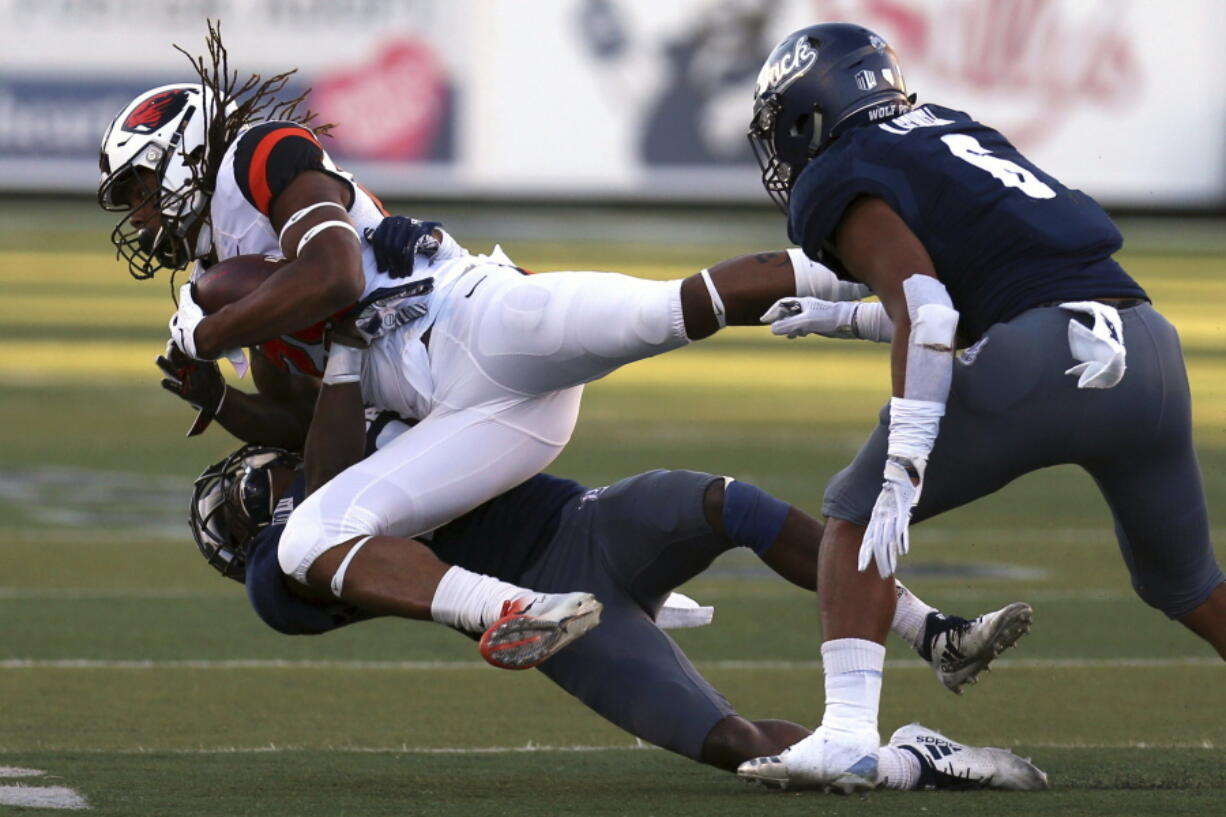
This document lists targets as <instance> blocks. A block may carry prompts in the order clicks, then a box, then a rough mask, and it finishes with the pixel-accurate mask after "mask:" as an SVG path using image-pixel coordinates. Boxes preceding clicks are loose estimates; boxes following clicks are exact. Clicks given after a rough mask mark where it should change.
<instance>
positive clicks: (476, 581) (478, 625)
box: [430, 567, 538, 633]
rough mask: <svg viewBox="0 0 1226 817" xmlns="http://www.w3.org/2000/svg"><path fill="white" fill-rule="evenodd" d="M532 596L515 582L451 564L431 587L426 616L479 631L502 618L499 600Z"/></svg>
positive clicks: (455, 626) (468, 629) (467, 630)
mask: <svg viewBox="0 0 1226 817" xmlns="http://www.w3.org/2000/svg"><path fill="white" fill-rule="evenodd" d="M535 595H538V594H537V593H534V592H533V591H531V590H526V589H524V588H522V587H519V586H518V585H514V584H509V583H507V582H504V581H500V580H499V579H495V578H493V577H491V576H483V575H481V574H480V573H473V572H472V571H471V570H465V569H464V568H462V567H452V568H451V569H450V570H448V571H447V572H446V573H444V574H443V578H442V579H440V580H439V583H438V587H437V588H435V590H434V598H433V599H432V600H431V601H430V617H431V618H432V619H434V620H435V621H437V622H438V623H440V624H446V625H447V626H449V627H454V628H456V629H457V630H462V631H464V632H466V633H481V632H484V631H485V628H487V627H489V626H490V625H491V624H493V623H494V622H495V621H497V620H498V619H499V618H501V617H502V603H503V602H505V601H511V600H512V599H516V598H520V597H528V596H535Z"/></svg>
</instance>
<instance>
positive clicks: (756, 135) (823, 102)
mask: <svg viewBox="0 0 1226 817" xmlns="http://www.w3.org/2000/svg"><path fill="white" fill-rule="evenodd" d="M913 99H914V98H913V97H910V98H909V97H908V96H907V86H906V83H905V82H904V81H903V76H902V68H901V67H900V66H899V64H898V58H897V57H896V56H895V55H894V51H893V49H891V48H890V46H889V45H888V44H887V43H886V41H885V40H883V39H882V38H881V37H879V36H877V35H876V34H874V33H873V32H871V31H869V30H868V29H867V28H862V27H861V26H857V25H853V24H851V23H821V24H818V25H814V26H809V27H808V28H802V29H800V30H799V31H795V32H793V33H792V34H789V35H788V36H787V37H786V38H784V40H783V41H782V42H781V43H779V45H777V46H775V50H774V51H772V52H771V55H770V56H769V57H767V59H766V63H765V64H764V65H763V66H762V70H761V71H760V72H759V74H758V83H757V87H756V89H755V90H754V107H753V118H752V120H751V121H750V126H749V134H748V136H749V144H750V146H751V147H752V148H753V152H754V156H755V158H757V160H758V166H759V167H760V168H761V169H762V186H763V187H765V188H766V192H767V194H768V195H769V196H770V197H771V199H772V200H773V201H774V202H775V203H776V204H777V205H779V207H780V209H781V210H783V211H784V213H787V206H788V197H789V195H790V194H791V191H792V186H793V185H794V184H795V183H796V178H797V177H798V176H799V175H800V172H801V170H803V169H804V167H805V165H807V164H808V163H809V161H810V160H812V159H813V157H815V156H816V155H817V154H818V153H820V152H821V151H822V150H824V149H825V148H826V147H827V146H828V145H829V144H830V143H831V142H832V141H833V140H834V139H836V138H838V136H839V135H840V134H842V133H844V132H846V131H847V130H850V129H851V128H853V127H857V126H859V125H864V124H869V123H870V122H878V121H883V120H885V119H888V118H890V117H893V116H897V115H898V114H900V113H905V112H906V111H908V110H910V108H911V102H912V100H913Z"/></svg>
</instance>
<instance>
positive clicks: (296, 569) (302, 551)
mask: <svg viewBox="0 0 1226 817" xmlns="http://www.w3.org/2000/svg"><path fill="white" fill-rule="evenodd" d="M318 496H319V493H316V494H314V495H312V496H310V497H307V500H306V502H304V503H303V504H302V505H300V506H298V508H296V509H295V510H294V512H293V513H291V514H290V517H289V521H288V522H286V524H285V530H284V531H282V533H281V541H280V542H278V543H277V562H278V563H279V564H280V565H281V572H282V573H284V574H285V575H287V576H289V577H291V578H293V579H295V580H297V581H299V582H301V583H302V584H306V583H307V578H306V574H307V571H308V570H310V569H311V565H313V564H315V560H316V559H318V558H319V556H320V554H322V553H323V552H324V551H327V550H330V549H331V548H334V547H336V546H337V545H339V544H341V543H342V542H347V541H348V540H350V539H352V538H354V537H355V536H372V535H376V534H377V533H378V532H379V531H378V528H377V527H376V526H375V525H374V524H368V525H356V524H354V519H353V517H354V514H353V512H352V510H351V512H350V513H349V514H347V515H346V517H345V519H344V520H343V524H330V525H325V524H324V523H323V520H322V519H320V516H319V509H318V502H314V503H312V502H311V500H312V499H315V498H316V497H318Z"/></svg>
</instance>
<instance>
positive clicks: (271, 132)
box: [234, 122, 325, 216]
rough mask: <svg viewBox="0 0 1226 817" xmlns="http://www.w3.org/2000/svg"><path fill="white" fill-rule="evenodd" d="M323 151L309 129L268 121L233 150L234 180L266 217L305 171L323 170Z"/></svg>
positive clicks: (247, 135)
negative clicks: (281, 196) (278, 199)
mask: <svg viewBox="0 0 1226 817" xmlns="http://www.w3.org/2000/svg"><path fill="white" fill-rule="evenodd" d="M324 169H325V168H324V149H323V147H322V146H321V145H320V144H319V140H318V139H316V138H315V134H314V133H312V132H311V129H310V128H305V127H303V126H302V125H299V124H296V123H294V122H265V123H263V124H261V125H256V126H255V127H253V128H250V129H249V130H247V131H245V132H244V133H243V134H242V135H241V136H239V138H238V143H237V145H236V146H235V151H234V180H235V182H237V184H238V189H239V190H240V191H241V192H242V194H243V197H244V198H245V199H247V201H248V202H249V203H250V204H251V206H252V207H254V208H255V209H256V210H259V211H260V212H261V213H263V214H264V215H265V216H267V215H268V213H269V210H270V209H271V207H272V202H273V199H275V198H276V197H277V196H278V195H279V194H280V193H281V191H283V190H284V189H285V188H286V187H288V186H289V183H290V182H292V181H293V180H294V178H295V177H296V176H297V175H298V174H299V173H301V172H302V171H304V170H324Z"/></svg>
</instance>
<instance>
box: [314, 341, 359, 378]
mask: <svg viewBox="0 0 1226 817" xmlns="http://www.w3.org/2000/svg"><path fill="white" fill-rule="evenodd" d="M365 361H366V350H365V349H358V348H356V347H353V346H342V345H341V344H339V343H333V344H332V348H331V349H330V350H329V351H328V365H327V366H326V367H325V368H324V379H323V382H324V383H325V384H327V385H329V386H335V385H337V384H340V383H356V382H358V381H359V380H361V379H362V364H363V363H364V362H365Z"/></svg>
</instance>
